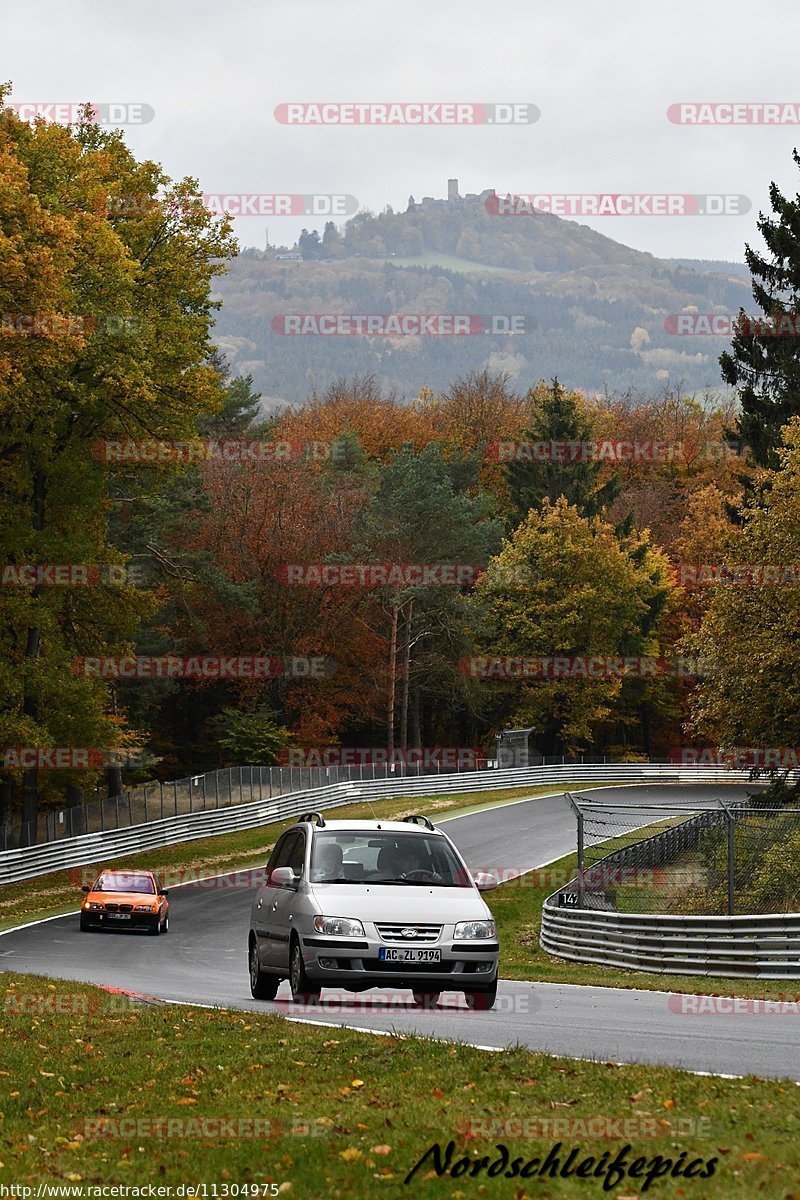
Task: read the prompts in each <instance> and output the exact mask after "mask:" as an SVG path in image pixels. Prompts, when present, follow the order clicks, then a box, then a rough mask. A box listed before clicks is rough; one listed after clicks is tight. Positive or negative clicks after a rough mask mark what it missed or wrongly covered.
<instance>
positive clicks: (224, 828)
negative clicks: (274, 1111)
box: [0, 763, 750, 884]
mask: <svg viewBox="0 0 800 1200" xmlns="http://www.w3.org/2000/svg"><path fill="white" fill-rule="evenodd" d="M235 770H238V771H239V773H240V775H239V778H240V780H241V778H242V774H241V773H242V772H244V780H245V782H244V785H243V786H244V787H245V788H247V787H248V784H249V780H248V772H250V771H251V768H248V767H242V768H235ZM252 771H253V772H258V771H259V768H257V767H254V768H252ZM251 778H252V776H251ZM749 778H750V773H749V772H748V771H747V770H725V769H720V768H718V767H680V766H676V765H672V764H668V763H605V764H596V763H595V764H589V763H564V764H556V765H552V766H546V765H541V766H536V767H514V768H510V769H508V770H489V771H469V772H466V771H464V772H460V773H454V774H449V775H419V776H408V775H407V776H404V777H402V778H398V777H397V776H396V775H391V774H387V776H386V777H384V778H377V779H347V780H342V781H339V782H336V783H333V784H330V783H329V784H327V786H318V787H306V788H301V789H297V790H294V791H291V792H282V793H280V794H278V795H274V794H273V795H272V796H264V795H263V787H262V794H261V795H260V796H258V795H257V794H256V792H257V784H256V783H255V782H254V783H253V784H252V788H253V799H252V800H248V801H247V802H245V803H239V804H234V803H231V801H230V798H228V802H227V803H220V805H219V807H217V806H216V805H215V806H213V807H209V806H208V801H209V796H210V789H209V788H208V787H207V788H206V790H205V798H206V807H205V808H200V809H197V808H195V809H194V810H193V811H189V812H183V813H179V814H178V815H171V816H165V817H164V818H163V819H162V818H161V817H160V816H157V817H156V819H152V820H149V821H145V822H141V823H138V824H132V825H129V826H123V827H119V828H117V827H115V828H112V829H105V830H99V831H95V832H93V833H87V834H82V835H79V836H75V837H69V838H67V837H65V838H61V839H59V840H57V841H53V842H48V843H46V844H44V845H36V846H25V847H23V848H19V849H11V850H6V851H3V852H0V884H3V883H12V882H16V881H19V880H23V879H31V878H33V877H35V876H36V875H43V874H46V873H48V872H50V871H58V870H62V869H64V868H68V867H74V866H83V865H89V864H91V863H97V862H102V861H104V860H106V859H109V860H110V859H113V858H121V857H123V856H124V855H126V854H130V853H134V852H138V851H141V850H149V849H154V848H156V847H160V846H169V845H174V844H176V843H178V842H186V841H194V840H196V839H198V838H206V837H212V836H214V835H217V834H222V833H231V832H235V831H237V830H240V829H252V828H256V827H259V826H262V825H270V824H274V823H275V822H278V821H282V820H286V819H287V818H291V817H294V816H298V815H299V814H300V813H302V812H304V811H306V810H308V809H310V808H321V809H328V808H336V807H341V806H342V805H346V804H353V803H357V802H359V801H369V800H378V799H384V798H389V797H393V796H407V797H409V798H412V797H415V796H434V795H455V794H458V793H462V792H488V791H498V790H501V789H505V788H528V787H530V788H539V787H553V789H554V790H562V789H563V788H566V787H569V786H570V785H578V786H580V785H581V784H586V783H595V784H597V783H618V782H627V783H689V784H691V783H747V782H748V780H749ZM215 799H216V797H215Z"/></svg>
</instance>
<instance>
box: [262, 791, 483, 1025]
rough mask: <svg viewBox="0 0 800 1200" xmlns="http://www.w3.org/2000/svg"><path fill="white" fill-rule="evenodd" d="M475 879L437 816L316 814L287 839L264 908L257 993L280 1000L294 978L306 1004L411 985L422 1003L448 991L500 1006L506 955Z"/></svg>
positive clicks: (272, 868) (280, 845) (272, 869)
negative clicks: (328, 992)
mask: <svg viewBox="0 0 800 1200" xmlns="http://www.w3.org/2000/svg"><path fill="white" fill-rule="evenodd" d="M496 886H497V880H496V878H495V877H494V876H493V875H490V874H488V873H483V872H479V873H478V874H476V875H475V876H474V877H473V876H472V875H471V874H470V872H469V870H468V869H467V866H466V864H465V863H464V860H463V859H462V857H461V855H460V854H459V853H458V850H456V848H455V846H454V845H453V843H452V842H451V841H450V839H449V838H448V836H447V834H445V833H443V832H442V830H441V829H437V828H436V827H435V826H434V825H432V824H431V822H430V821H429V820H428V818H427V817H420V816H411V817H405V818H404V820H402V821H325V819H324V818H323V817H322V815H321V814H320V813H306V814H305V815H304V816H302V817H300V818H299V819H298V821H297V823H296V824H295V825H293V826H292V827H291V828H290V829H287V830H286V831H285V832H284V833H283V834H281V836H280V838H279V839H278V841H277V843H276V844H275V847H274V849H273V851H272V854H271V855H270V859H269V863H268V864H267V871H266V882H265V884H264V886H263V887H262V888H260V889H259V891H258V894H257V896H256V898H255V900H254V902H253V909H252V913H251V917H250V935H249V944H248V966H249V970H250V990H251V992H252V994H253V996H255V997H256V999H258V1000H274V999H275V996H276V994H277V991H278V988H279V987H280V984H281V981H282V980H283V979H286V978H288V980H289V983H290V986H291V990H292V996H293V998H294V999H295V1000H296V1001H299V1002H306V1003H312V1002H314V1001H316V1000H318V999H319V994H320V990H321V989H322V988H324V987H333V988H343V989H346V990H348V991H353V992H361V991H365V990H366V989H367V988H375V987H383V988H410V989H411V991H412V992H413V995H414V1001H415V1003H416V1004H418V1005H424V1006H429V1005H433V1004H435V1003H436V1001H437V1000H438V998H439V993H440V992H443V991H457V992H463V993H464V995H465V997H466V1000H467V1003H468V1004H469V1005H470V1006H471V1007H472V1008H475V1009H489V1008H492V1006H493V1005H494V1002H495V997H496V994H497V962H498V957H499V951H500V947H499V945H498V941H497V931H496V928H495V923H494V920H493V918H492V914H491V912H490V911H489V909H488V908H487V906H486V904H485V902H484V900H483V899H482V897H481V895H480V893H481V891H488V890H490V889H491V888H494V887H496Z"/></svg>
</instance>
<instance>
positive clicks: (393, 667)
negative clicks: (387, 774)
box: [386, 605, 397, 754]
mask: <svg viewBox="0 0 800 1200" xmlns="http://www.w3.org/2000/svg"><path fill="white" fill-rule="evenodd" d="M396 692H397V605H393V607H392V638H391V646H390V650H389V695H388V697H387V700H386V749H387V750H388V751H389V753H390V754H391V753H392V752H393V751H394V706H395V695H396Z"/></svg>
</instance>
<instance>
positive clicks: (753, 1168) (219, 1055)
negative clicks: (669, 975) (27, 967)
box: [0, 974, 800, 1200]
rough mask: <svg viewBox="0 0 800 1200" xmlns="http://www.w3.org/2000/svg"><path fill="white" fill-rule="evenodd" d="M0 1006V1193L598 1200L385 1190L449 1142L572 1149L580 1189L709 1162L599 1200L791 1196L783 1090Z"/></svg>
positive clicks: (363, 1040) (49, 1007) (212, 1024)
mask: <svg viewBox="0 0 800 1200" xmlns="http://www.w3.org/2000/svg"><path fill="white" fill-rule="evenodd" d="M0 986H1V987H2V988H3V989H4V990H3V995H4V1003H3V1012H2V1018H1V1021H0V1032H1V1033H2V1037H3V1047H4V1052H3V1064H2V1071H0V1085H1V1086H2V1092H3V1093H4V1095H3V1104H2V1108H3V1114H2V1119H0V1181H2V1182H4V1183H15V1184H17V1185H18V1186H19V1185H25V1186H32V1187H33V1188H34V1194H35V1189H36V1186H37V1185H38V1184H40V1183H47V1184H55V1185H59V1184H61V1185H69V1184H72V1185H74V1186H75V1188H76V1191H75V1193H74V1195H76V1196H77V1195H80V1194H83V1195H84V1196H86V1195H88V1194H89V1193H87V1192H86V1190H85V1189H86V1188H88V1187H89V1186H92V1185H99V1184H123V1185H127V1186H128V1187H142V1186H146V1185H148V1184H154V1185H165V1186H170V1187H171V1188H172V1189H173V1192H172V1195H173V1196H175V1195H176V1194H177V1193H176V1191H175V1189H176V1188H177V1187H178V1186H179V1185H181V1184H183V1185H190V1186H193V1185H197V1184H201V1183H203V1184H206V1185H207V1187H208V1189H209V1190H208V1192H207V1195H208V1196H213V1195H214V1193H213V1192H212V1191H211V1190H210V1188H211V1185H213V1184H216V1185H217V1188H218V1190H217V1192H216V1195H217V1196H220V1197H222V1196H224V1195H225V1192H224V1191H223V1190H222V1188H223V1186H224V1185H226V1184H227V1185H228V1187H229V1189H230V1190H229V1192H228V1195H231V1194H233V1195H236V1194H237V1193H236V1192H233V1190H232V1189H233V1187H234V1186H237V1187H240V1186H241V1185H242V1184H261V1185H264V1184H267V1185H269V1184H274V1185H275V1190H274V1191H273V1192H272V1194H276V1192H277V1194H279V1195H287V1196H289V1197H292V1196H295V1197H297V1198H298V1200H300V1198H303V1200H305V1198H310V1197H322V1196H326V1197H327V1196H332V1197H364V1196H366V1197H372V1196H401V1195H403V1196H409V1195H413V1196H418V1197H422V1198H423V1200H425V1198H427V1197H441V1196H446V1197H448V1200H461V1198H463V1197H472V1196H476V1197H477V1196H478V1195H487V1196H497V1197H501V1198H503V1197H509V1198H510V1197H513V1198H514V1200H533V1198H534V1197H536V1198H537V1200H538V1198H540V1197H546V1198H550V1197H578V1196H580V1197H591V1196H602V1195H604V1194H608V1193H607V1192H604V1190H603V1181H602V1179H600V1178H577V1177H576V1176H573V1177H571V1178H563V1177H559V1176H556V1177H555V1178H550V1177H548V1176H545V1177H544V1178H539V1177H534V1178H530V1179H520V1178H519V1177H517V1178H514V1179H507V1178H504V1177H494V1178H487V1176H486V1174H485V1173H484V1174H481V1175H480V1176H478V1177H475V1178H471V1177H470V1176H469V1175H462V1177H461V1178H457V1177H452V1176H451V1175H450V1174H449V1173H448V1174H444V1175H442V1177H438V1176H437V1174H436V1172H435V1170H433V1169H432V1159H428V1160H427V1161H426V1162H425V1163H424V1164H423V1165H422V1167H420V1169H419V1170H418V1171H417V1172H416V1173H415V1174H414V1176H413V1178H412V1180H411V1182H410V1184H409V1185H408V1186H405V1185H404V1179H405V1178H406V1176H407V1175H408V1173H409V1172H410V1171H411V1170H412V1168H413V1167H414V1166H415V1164H417V1163H418V1162H419V1160H420V1159H421V1158H422V1157H423V1155H424V1154H425V1152H426V1151H427V1150H428V1149H429V1147H430V1146H431V1145H432V1144H434V1143H437V1142H438V1143H439V1144H440V1145H441V1146H442V1149H443V1150H444V1148H445V1147H446V1145H447V1143H448V1142H449V1141H451V1140H452V1141H454V1143H455V1154H454V1157H453V1160H452V1161H453V1162H455V1161H456V1160H457V1159H458V1158H460V1157H461V1156H462V1155H464V1154H466V1155H467V1156H469V1158H470V1159H472V1160H480V1158H481V1157H482V1156H483V1155H488V1156H489V1161H490V1162H492V1161H494V1160H496V1159H497V1156H498V1151H497V1149H496V1146H497V1144H498V1143H503V1144H505V1145H506V1146H507V1147H508V1150H509V1153H510V1158H511V1159H514V1158H517V1157H519V1158H521V1159H522V1160H523V1162H527V1161H528V1160H530V1159H532V1158H534V1157H538V1158H539V1160H540V1163H541V1161H542V1160H543V1159H545V1157H546V1156H547V1154H548V1152H549V1151H550V1150H551V1148H552V1147H553V1146H555V1145H556V1143H561V1149H560V1151H556V1153H557V1154H560V1162H561V1163H562V1164H563V1162H564V1159H565V1158H566V1157H567V1156H568V1155H569V1153H570V1151H571V1150H573V1149H576V1150H577V1151H578V1153H577V1155H576V1157H575V1159H574V1160H573V1167H574V1165H575V1163H577V1161H579V1160H581V1159H583V1158H585V1157H586V1156H592V1157H593V1158H594V1160H595V1166H596V1168H597V1169H599V1168H600V1165H601V1163H602V1162H603V1159H602V1156H603V1155H604V1154H605V1155H606V1158H605V1165H606V1166H607V1165H608V1163H609V1162H610V1160H612V1159H613V1158H614V1157H615V1155H616V1154H617V1153H618V1151H620V1150H622V1149H623V1148H624V1147H626V1146H627V1147H628V1149H627V1151H626V1157H627V1162H628V1163H629V1164H630V1163H632V1162H633V1160H635V1159H638V1158H642V1159H644V1160H647V1164H648V1165H647V1167H646V1168H645V1169H646V1170H649V1169H650V1164H651V1163H652V1162H653V1160H654V1158H655V1156H661V1160H662V1161H664V1160H670V1162H671V1164H672V1165H673V1166H677V1164H679V1163H680V1164H682V1166H683V1167H686V1166H688V1165H689V1163H690V1162H691V1161H692V1160H695V1159H699V1160H702V1162H703V1163H708V1162H709V1160H711V1159H714V1160H716V1161H715V1163H714V1173H713V1175H712V1176H711V1177H710V1178H703V1179H699V1178H688V1179H684V1178H677V1177H674V1176H670V1177H669V1178H667V1179H664V1180H661V1181H659V1180H657V1181H656V1182H655V1183H653V1185H652V1188H651V1189H647V1190H645V1189H644V1187H643V1183H644V1180H643V1178H641V1177H640V1178H639V1179H638V1180H637V1179H632V1178H626V1179H624V1180H623V1181H621V1182H620V1183H619V1185H618V1186H617V1187H616V1188H614V1189H613V1190H612V1194H615V1195H616V1196H617V1197H618V1198H621V1197H622V1196H626V1197H627V1198H628V1200H631V1198H632V1197H637V1198H638V1197H639V1196H640V1195H643V1194H644V1195H647V1196H655V1197H658V1196H680V1197H688V1198H689V1200H692V1198H694V1197H696V1198H697V1200H722V1198H723V1197H725V1198H729V1197H752V1196H756V1195H760V1196H769V1197H770V1198H771V1200H791V1197H796V1196H797V1194H798V1193H797V1190H796V1188H797V1179H798V1177H799V1175H800V1096H799V1095H798V1089H797V1088H796V1087H795V1086H794V1085H793V1084H790V1083H780V1082H774V1081H773V1082H769V1081H763V1080H757V1079H753V1078H748V1079H744V1080H730V1079H716V1078H709V1077H703V1076H695V1075H690V1074H688V1073H686V1072H682V1071H678V1070H674V1069H669V1068H659V1067H647V1068H644V1067H641V1066H626V1067H616V1066H613V1065H612V1064H607V1063H606V1064H604V1063H587V1062H572V1061H569V1060H565V1059H558V1058H552V1057H550V1056H548V1055H544V1054H534V1053H531V1052H530V1051H527V1050H522V1049H513V1050H509V1051H504V1052H501V1053H496V1054H491V1055H489V1054H487V1053H486V1052H482V1051H480V1050H476V1049H473V1048H470V1047H466V1046H453V1045H448V1044H447V1043H442V1042H434V1041H427V1040H422V1039H418V1038H402V1037H395V1036H389V1037H373V1036H369V1035H367V1034H360V1033H356V1032H353V1031H349V1030H345V1029H335V1030H334V1029H320V1028H318V1027H315V1026H310V1025H299V1024H289V1023H288V1022H287V1021H285V1020H284V1019H283V1018H281V1017H278V1016H275V1015H271V1014H270V1015H267V1014H265V1015H261V1014H258V1013H249V1012H248V1013H241V1012H238V1013H237V1012H231V1011H224V1010H214V1011H206V1010H197V1009H191V1008H181V1007H173V1006H169V1007H167V1006H147V1007H142V1006H137V1005H132V1004H130V1002H129V1001H128V1000H127V999H124V998H121V997H114V996H109V995H108V993H105V992H103V991H100V990H99V989H96V988H92V987H90V986H88V985H82V984H73V983H62V982H57V983H55V982H53V981H51V980H47V979H43V978H39V977H35V976H19V975H11V974H3V975H0ZM487 1019H488V1020H491V1015H490V1014H487ZM215 1121H216V1122H220V1123H221V1124H216V1125H215V1124H213V1123H212V1122H215ZM615 1121H616V1122H617V1124H616V1125H614V1124H613V1122H615ZM169 1122H172V1124H169ZM255 1122H259V1123H260V1124H258V1125H255ZM543 1122H544V1123H546V1124H542V1123H543ZM608 1122H612V1124H611V1125H609V1124H608ZM622 1122H626V1124H622ZM599 1131H602V1132H603V1133H605V1135H606V1136H605V1137H601V1136H598V1132H599ZM609 1132H610V1133H611V1140H609V1138H608V1134H609ZM681 1155H684V1157H683V1158H681ZM551 1161H552V1159H551ZM536 1169H539V1168H538V1167H537V1168H536ZM640 1169H641V1168H640ZM699 1169H700V1168H697V1167H696V1168H695V1171H699ZM78 1189H80V1191H79V1190H78ZM277 1189H281V1190H280V1191H278V1190H277ZM610 1190H611V1189H610ZM17 1194H18V1195H19V1193H17ZM238 1194H239V1195H241V1194H242V1193H241V1192H238ZM248 1194H252V1193H248ZM261 1194H262V1195H263V1194H264V1192H263V1191H262V1193H261ZM201 1195H202V1193H201Z"/></svg>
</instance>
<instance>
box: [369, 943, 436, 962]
mask: <svg viewBox="0 0 800 1200" xmlns="http://www.w3.org/2000/svg"><path fill="white" fill-rule="evenodd" d="M378 958H379V959H380V961H381V962H399V963H407V962H414V963H438V962H441V960H442V952H441V950H426V949H424V948H423V947H422V946H399V947H398V948H397V949H395V948H394V947H388V946H381V948H380V950H379V951H378Z"/></svg>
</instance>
